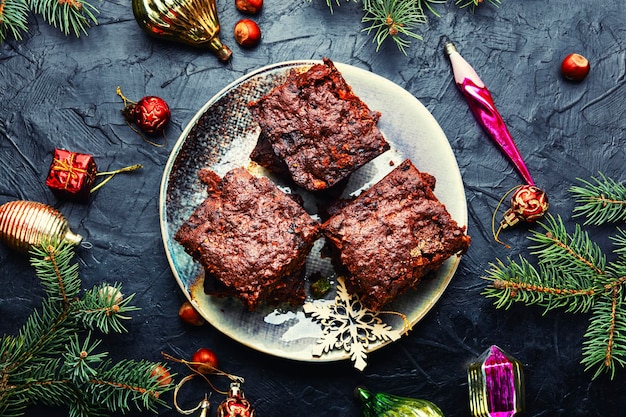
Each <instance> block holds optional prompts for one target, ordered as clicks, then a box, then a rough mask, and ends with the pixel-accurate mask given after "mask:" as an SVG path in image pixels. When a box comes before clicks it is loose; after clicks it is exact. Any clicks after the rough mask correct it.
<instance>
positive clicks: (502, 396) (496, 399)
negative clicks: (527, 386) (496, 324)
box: [467, 345, 524, 417]
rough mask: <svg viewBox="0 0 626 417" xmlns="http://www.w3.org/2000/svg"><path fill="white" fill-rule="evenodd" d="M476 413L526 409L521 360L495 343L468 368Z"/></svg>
mask: <svg viewBox="0 0 626 417" xmlns="http://www.w3.org/2000/svg"><path fill="white" fill-rule="evenodd" d="M467 379H468V386H469V396H470V411H471V412H472V416H474V417H513V416H515V415H518V414H520V413H522V412H523V411H524V372H523V368H522V364H521V363H520V362H519V361H518V360H517V359H515V358H513V357H511V356H509V355H507V354H506V353H504V352H503V351H502V350H501V349H500V348H499V347H498V346H496V345H492V346H490V347H489V349H487V350H486V351H485V352H484V353H483V354H482V355H481V356H480V357H479V358H478V359H477V360H476V362H473V363H472V364H470V366H469V368H468V370H467Z"/></svg>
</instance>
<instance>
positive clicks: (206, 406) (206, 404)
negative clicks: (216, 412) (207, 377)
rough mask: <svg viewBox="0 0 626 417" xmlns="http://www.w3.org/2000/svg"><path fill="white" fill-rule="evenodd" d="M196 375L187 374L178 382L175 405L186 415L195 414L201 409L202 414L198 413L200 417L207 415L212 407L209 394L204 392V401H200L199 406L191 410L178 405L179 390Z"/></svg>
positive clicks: (175, 391) (175, 389) (175, 390)
mask: <svg viewBox="0 0 626 417" xmlns="http://www.w3.org/2000/svg"><path fill="white" fill-rule="evenodd" d="M195 376H196V374H191V375H187V376H186V377H184V378H183V379H181V380H180V382H179V383H178V384H176V387H175V388H174V407H175V408H176V411H178V412H179V413H180V414H183V415H186V416H188V415H190V414H193V413H195V412H196V411H198V410H200V414H198V417H206V415H207V413H208V411H209V409H210V408H211V403H210V402H209V396H207V394H204V398H203V399H202V401H200V402H199V403H198V405H197V406H195V407H194V408H192V409H190V410H183V409H182V408H180V406H179V405H178V391H179V390H180V388H181V387H182V386H183V385H185V383H186V382H187V381H190V380H191V379H193V378H194V377H195Z"/></svg>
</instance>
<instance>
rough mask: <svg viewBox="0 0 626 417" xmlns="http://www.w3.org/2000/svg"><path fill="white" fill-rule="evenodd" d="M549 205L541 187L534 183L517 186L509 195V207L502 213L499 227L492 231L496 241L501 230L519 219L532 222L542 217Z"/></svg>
mask: <svg viewBox="0 0 626 417" xmlns="http://www.w3.org/2000/svg"><path fill="white" fill-rule="evenodd" d="M549 206H550V204H549V203H548V195H547V194H546V192H545V191H543V190H542V189H541V188H539V187H537V186H534V185H521V186H519V187H517V189H515V192H514V193H513V195H512V196H511V207H510V208H509V209H508V210H507V211H506V212H505V213H504V216H503V219H502V221H501V222H500V227H499V228H498V231H497V232H496V233H494V236H495V238H496V241H498V242H499V240H498V234H499V233H500V231H501V230H503V229H506V228H507V227H511V226H515V225H516V224H517V223H519V222H520V221H525V222H528V223H532V222H534V221H536V220H538V219H540V218H541V217H543V215H544V214H546V212H547V211H548V208H549ZM494 214H495V213H494ZM500 243H502V242H500Z"/></svg>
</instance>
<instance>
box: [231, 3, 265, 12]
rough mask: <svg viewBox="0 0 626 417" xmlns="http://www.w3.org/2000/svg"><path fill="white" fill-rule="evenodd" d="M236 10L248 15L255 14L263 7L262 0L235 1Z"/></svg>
mask: <svg viewBox="0 0 626 417" xmlns="http://www.w3.org/2000/svg"><path fill="white" fill-rule="evenodd" d="M235 7H236V8H237V10H239V11H240V12H243V13H248V14H257V13H258V12H260V11H261V8H262V7H263V0H235Z"/></svg>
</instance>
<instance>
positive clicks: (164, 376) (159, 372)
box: [150, 365, 172, 387]
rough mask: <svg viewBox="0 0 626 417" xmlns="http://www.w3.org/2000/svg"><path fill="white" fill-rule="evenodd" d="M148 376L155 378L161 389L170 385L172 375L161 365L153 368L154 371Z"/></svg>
mask: <svg viewBox="0 0 626 417" xmlns="http://www.w3.org/2000/svg"><path fill="white" fill-rule="evenodd" d="M150 376H151V377H153V378H156V380H157V381H158V383H159V385H161V386H162V387H164V386H166V385H169V384H171V383H172V375H171V374H170V371H168V370H167V368H166V367H164V366H163V365H157V366H155V367H154V369H152V372H150Z"/></svg>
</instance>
